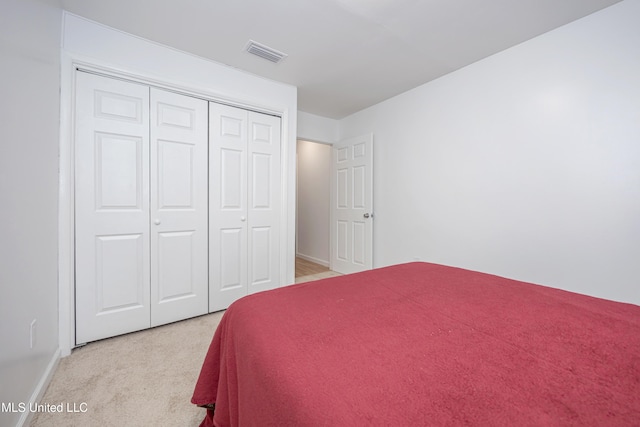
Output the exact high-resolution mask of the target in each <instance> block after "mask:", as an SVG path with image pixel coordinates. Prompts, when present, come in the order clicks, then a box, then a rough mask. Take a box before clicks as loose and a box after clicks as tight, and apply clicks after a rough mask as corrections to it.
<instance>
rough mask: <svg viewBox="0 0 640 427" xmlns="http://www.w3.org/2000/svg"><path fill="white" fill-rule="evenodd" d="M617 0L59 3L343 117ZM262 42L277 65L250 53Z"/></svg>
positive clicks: (308, 108) (315, 110) (303, 105)
mask: <svg viewBox="0 0 640 427" xmlns="http://www.w3.org/2000/svg"><path fill="white" fill-rule="evenodd" d="M618 1H620V0H483V1H478V0H180V1H178V0H108V1H107V0H62V1H61V2H62V6H63V7H64V8H65V9H66V10H68V11H70V12H72V13H75V14H77V15H80V16H84V17H86V18H89V19H91V20H94V21H98V22H100V23H103V24H105V25H108V26H110V27H114V28H117V29H119V30H122V31H125V32H127V33H131V34H135V35H137V36H140V37H143V38H146V39H149V40H152V41H155V42H158V43H161V44H164V45H167V46H171V47H173V48H176V49H179V50H182V51H186V52H190V53H192V54H195V55H198V56H201V57H204V58H209V59H212V60H214V61H217V62H219V63H223V64H227V65H230V66H232V67H235V68H239V69H241V70H245V71H248V72H250V73H253V74H257V75H260V76H263V77H266V78H269V79H272V80H276V81H280V82H284V83H288V84H291V85H294V86H297V87H298V108H299V109H300V110H302V111H305V112H308V113H312V114H317V115H320V116H324V117H329V118H334V119H340V118H343V117H345V116H347V115H349V114H352V113H355V112H357V111H359V110H361V109H363V108H366V107H369V106H371V105H373V104H376V103H378V102H380V101H383V100H385V99H388V98H390V97H392V96H394V95H397V94H399V93H402V92H405V91H407V90H409V89H412V88H414V87H416V86H419V85H421V84H423V83H426V82H428V81H430V80H433V79H435V78H437V77H440V76H442V75H444V74H447V73H450V72H451V71H454V70H456V69H459V68H461V67H464V66H466V65H468V64H471V63H473V62H475V61H477V60H479V59H482V58H485V57H487V56H489V55H492V54H494V53H497V52H500V51H502V50H504V49H507V48H509V47H511V46H514V45H516V44H518V43H521V42H523V41H525V40H528V39H531V38H533V37H535V36H537V35H540V34H542V33H545V32H547V31H549V30H552V29H554V28H557V27H559V26H562V25H564V24H567V23H569V22H571V21H574V20H576V19H579V18H581V17H584V16H586V15H588V14H590V13H593V12H595V11H597V10H600V9H602V8H604V7H607V6H610V5H612V4H614V3H617V2H618ZM250 39H251V40H255V41H257V42H259V43H262V44H265V45H267V46H269V47H271V48H274V49H276V50H279V51H282V52H284V53H286V54H288V57H287V58H286V59H285V60H283V61H282V62H280V63H279V64H273V63H271V62H268V61H267V60H265V59H262V58H259V57H257V56H253V55H251V54H249V53H247V52H245V51H244V48H245V46H246V44H247V42H248V41H249V40H250Z"/></svg>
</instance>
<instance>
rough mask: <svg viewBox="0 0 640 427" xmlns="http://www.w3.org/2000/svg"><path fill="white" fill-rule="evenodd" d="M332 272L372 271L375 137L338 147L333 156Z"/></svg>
mask: <svg viewBox="0 0 640 427" xmlns="http://www.w3.org/2000/svg"><path fill="white" fill-rule="evenodd" d="M330 229H331V250H330V256H331V269H332V270H334V271H337V272H339V273H343V274H348V273H355V272H359V271H364V270H370V269H371V268H373V135H372V134H369V135H364V136H360V137H357V138H351V139H348V140H345V141H342V142H340V143H338V144H335V145H334V146H333V147H332V153H331V227H330Z"/></svg>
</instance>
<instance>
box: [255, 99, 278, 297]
mask: <svg viewBox="0 0 640 427" xmlns="http://www.w3.org/2000/svg"><path fill="white" fill-rule="evenodd" d="M248 115H249V116H248V120H249V126H248V129H249V138H248V156H249V167H248V181H249V188H248V193H249V194H248V200H249V208H248V217H249V226H250V229H251V232H250V239H249V252H248V256H249V265H250V267H251V268H250V270H249V285H248V292H249V293H253V292H258V291H264V290H268V289H274V288H277V287H278V286H280V271H279V262H278V261H279V254H280V242H279V238H278V236H279V235H280V233H279V228H280V191H281V190H280V172H281V171H280V135H281V130H280V118H279V117H275V116H270V115H267V114H261V113H256V112H249V113H248Z"/></svg>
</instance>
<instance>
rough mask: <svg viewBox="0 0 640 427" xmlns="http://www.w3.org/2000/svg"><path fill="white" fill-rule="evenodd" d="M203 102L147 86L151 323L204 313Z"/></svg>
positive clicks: (205, 192) (205, 187)
mask: <svg viewBox="0 0 640 427" xmlns="http://www.w3.org/2000/svg"><path fill="white" fill-rule="evenodd" d="M207 112H208V103H207V102H206V101H204V100H201V99H197V98H193V97H189V96H185V95H180V94H176V93H173V92H167V91H163V90H160V89H156V88H151V129H150V135H151V149H150V155H151V177H152V191H151V225H150V226H151V248H152V249H151V283H152V286H151V325H152V326H157V325H161V324H165V323H169V322H174V321H176V320H181V319H185V318H188V317H193V316H198V315H201V314H204V313H206V312H207V311H208V291H209V283H208V197H207V195H208V178H207V168H208V165H207V153H208V146H207V145H208V144H207V139H208V132H207V130H208V117H207Z"/></svg>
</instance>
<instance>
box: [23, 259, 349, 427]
mask: <svg viewBox="0 0 640 427" xmlns="http://www.w3.org/2000/svg"><path fill="white" fill-rule="evenodd" d="M336 275H339V274H338V273H335V272H333V271H327V272H324V273H321V274H314V275H310V276H304V277H298V278H296V283H302V282H308V281H311V280H318V279H323V278H327V277H333V276H336ZM222 314H223V312H218V313H213V314H209V315H206V316H201V317H196V318H194V319H188V320H183V321H181V322H177V323H173V324H170V325H165V326H160V327H157V328H153V329H148V330H145V331H140V332H135V333H132V334H128V335H122V336H119V337H114V338H109V339H106V340H102V341H97V342H93V343H89V344H87V345H86V346H84V347H81V348H78V349H75V350H74V351H73V352H72V353H71V355H70V356H68V357H65V358H63V359H61V360H60V363H59V365H58V368H57V370H56V372H55V373H54V375H53V378H52V379H51V383H50V384H49V387H48V388H47V391H46V392H45V395H44V397H43V399H42V401H40V402H38V403H40V404H50V405H59V404H60V403H63V404H64V407H65V411H63V412H62V413H52V412H39V413H36V414H35V416H34V417H33V419H32V422H31V424H30V425H31V427H45V426H46V427H50V426H55V427H67V426H78V427H80V426H82V427H92V426H101V427H109V426H117V427H121V426H172V427H173V426H180V427H197V426H198V425H199V424H200V422H201V421H202V419H203V418H204V415H205V410H204V409H202V408H198V407H196V406H195V405H192V404H191V402H190V401H191V395H192V393H193V388H194V387H195V384H196V380H197V378H198V374H199V373H200V367H201V365H202V361H203V360H204V356H205V353H206V352H207V349H208V348H209V343H210V342H211V338H212V337H213V333H214V331H215V329H216V327H217V326H218V323H219V322H220V319H221V318H222ZM83 404H85V405H86V406H85V405H83ZM67 405H70V407H71V408H74V405H75V408H78V409H80V408H83V409H86V412H75V413H74V412H66V406H67Z"/></svg>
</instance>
